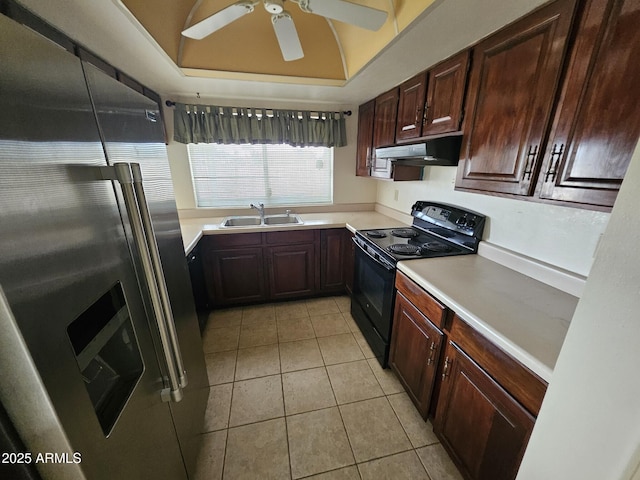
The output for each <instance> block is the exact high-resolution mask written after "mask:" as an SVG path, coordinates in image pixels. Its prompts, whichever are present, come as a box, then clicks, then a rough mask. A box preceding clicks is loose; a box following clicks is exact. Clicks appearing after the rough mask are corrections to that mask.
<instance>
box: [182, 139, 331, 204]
mask: <svg viewBox="0 0 640 480" xmlns="http://www.w3.org/2000/svg"><path fill="white" fill-rule="evenodd" d="M188 151H189V160H190V162H191V174H192V177H193V185H194V189H195V194H196V206H198V207H217V208H228V207H247V206H248V205H249V204H250V203H252V202H264V204H265V205H267V206H276V205H287V206H294V205H317V204H330V203H332V202H333V147H330V148H329V147H293V146H291V145H284V144H283V145H250V144H244V145H222V144H216V143H198V144H193V143H190V144H188Z"/></svg>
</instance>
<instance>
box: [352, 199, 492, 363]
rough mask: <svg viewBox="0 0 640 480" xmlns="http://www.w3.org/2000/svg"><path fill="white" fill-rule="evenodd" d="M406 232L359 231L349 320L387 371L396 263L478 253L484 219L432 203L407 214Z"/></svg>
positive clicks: (475, 213)
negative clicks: (409, 217)
mask: <svg viewBox="0 0 640 480" xmlns="http://www.w3.org/2000/svg"><path fill="white" fill-rule="evenodd" d="M411 215H412V216H413V223H412V225H411V226H409V227H403V228H385V229H376V230H358V231H356V234H355V236H354V237H353V241H354V242H355V244H356V245H357V247H359V248H356V257H355V275H354V288H353V298H352V301H351V314H352V315H353V317H354V319H355V321H356V323H357V324H358V326H359V327H360V330H361V331H362V333H363V335H364V337H365V338H366V339H367V342H368V343H369V346H370V347H371V349H372V350H373V352H374V354H375V355H376V358H377V359H378V361H379V362H380V364H381V365H382V366H383V367H386V366H387V362H388V357H389V344H390V341H391V328H392V320H393V307H394V300H395V274H396V265H397V263H398V262H399V261H406V260H414V259H421V258H435V257H444V256H451V255H469V254H474V253H476V252H477V251H478V244H479V243H480V241H481V240H482V233H483V231H484V225H485V222H486V217H485V216H484V215H482V214H479V213H477V212H473V211H471V210H465V209H462V208H459V207H455V206H453V205H447V204H443V203H436V202H430V201H419V202H416V203H415V204H414V205H413V207H412V208H411Z"/></svg>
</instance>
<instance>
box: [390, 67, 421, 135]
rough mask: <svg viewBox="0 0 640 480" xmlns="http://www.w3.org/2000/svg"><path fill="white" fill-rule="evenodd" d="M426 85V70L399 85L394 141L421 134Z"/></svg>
mask: <svg viewBox="0 0 640 480" xmlns="http://www.w3.org/2000/svg"><path fill="white" fill-rule="evenodd" d="M426 86H427V73H426V72H422V73H420V74H418V75H416V76H415V77H413V78H412V79H410V80H407V81H406V82H405V83H403V84H402V85H400V97H399V101H398V119H397V121H396V141H401V140H410V139H413V138H418V137H419V136H420V135H421V131H422V114H423V111H424V98H425V95H426Z"/></svg>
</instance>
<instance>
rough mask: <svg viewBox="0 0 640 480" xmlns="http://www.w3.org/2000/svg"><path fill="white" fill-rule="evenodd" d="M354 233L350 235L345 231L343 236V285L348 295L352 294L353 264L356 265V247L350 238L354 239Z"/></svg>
mask: <svg viewBox="0 0 640 480" xmlns="http://www.w3.org/2000/svg"><path fill="white" fill-rule="evenodd" d="M354 235H355V234H354V233H351V232H350V231H349V230H346V229H345V236H344V242H345V243H344V252H345V262H344V271H345V274H344V284H345V288H346V290H347V293H348V294H349V295H352V294H353V279H354V277H355V263H356V245H355V243H353V240H352V238H353V237H354Z"/></svg>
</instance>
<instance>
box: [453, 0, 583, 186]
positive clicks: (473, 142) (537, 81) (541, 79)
mask: <svg viewBox="0 0 640 480" xmlns="http://www.w3.org/2000/svg"><path fill="white" fill-rule="evenodd" d="M574 6H575V0H559V1H556V2H553V3H551V4H548V5H547V6H545V7H543V8H541V9H539V10H537V11H536V12H534V13H532V14H531V15H528V16H527V17H525V18H523V19H522V20H519V21H517V22H516V23H514V24H512V25H510V26H508V27H506V28H505V29H503V30H501V31H499V32H498V33H496V34H494V35H492V36H490V37H489V38H487V39H486V40H484V41H482V42H481V43H480V44H478V45H477V46H476V47H474V49H473V51H474V53H473V61H472V65H473V66H472V69H471V76H470V80H469V96H468V101H467V108H468V111H469V119H468V120H469V122H468V123H467V124H466V126H465V136H464V139H463V146H462V148H463V151H462V153H461V160H460V164H459V165H458V176H457V179H456V187H458V188H469V189H477V190H485V191H490V192H503V193H511V194H517V195H531V194H532V191H533V188H532V187H533V186H534V185H535V175H536V171H537V169H538V167H539V157H540V153H541V152H540V150H541V149H542V141H543V139H544V134H545V132H546V130H547V127H548V124H549V119H550V117H551V108H552V106H553V100H554V98H555V93H556V85H557V84H558V79H559V77H560V71H561V68H560V67H561V65H562V60H563V57H564V52H565V46H566V43H567V42H566V40H567V35H568V33H569V27H570V25H571V20H572V16H573V10H574Z"/></svg>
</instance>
